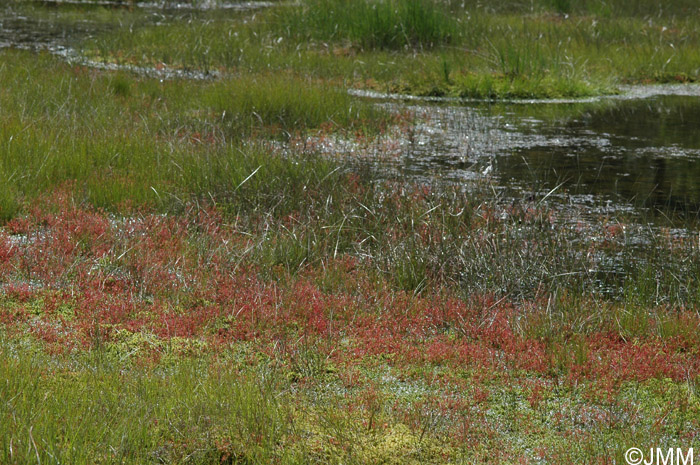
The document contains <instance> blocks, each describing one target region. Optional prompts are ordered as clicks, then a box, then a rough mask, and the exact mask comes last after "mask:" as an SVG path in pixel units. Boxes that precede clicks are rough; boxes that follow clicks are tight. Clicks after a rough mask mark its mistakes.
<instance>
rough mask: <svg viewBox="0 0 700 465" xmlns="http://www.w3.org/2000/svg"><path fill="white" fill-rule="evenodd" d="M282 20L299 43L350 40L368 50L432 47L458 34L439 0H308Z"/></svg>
mask: <svg viewBox="0 0 700 465" xmlns="http://www.w3.org/2000/svg"><path fill="white" fill-rule="evenodd" d="M278 21H279V25H278V27H280V29H281V30H283V31H285V32H287V33H288V34H289V35H290V36H293V37H296V38H297V40H299V39H302V40H304V39H315V40H322V41H329V40H330V41H336V40H346V41H350V42H352V43H354V44H357V45H359V46H361V47H362V48H365V49H401V48H404V47H416V48H432V47H436V46H439V45H444V44H447V43H449V42H450V41H451V40H452V39H453V38H454V36H455V35H456V33H457V32H458V24H457V22H456V21H455V20H454V19H453V18H451V17H450V16H449V15H448V13H447V12H446V11H445V10H444V9H443V8H441V7H440V5H439V4H438V3H437V2H436V1H435V0H380V1H373V0H307V1H306V2H304V3H303V6H302V7H301V8H292V9H289V10H285V9H283V10H280V14H279V16H278Z"/></svg>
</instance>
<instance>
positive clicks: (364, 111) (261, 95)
mask: <svg viewBox="0 0 700 465" xmlns="http://www.w3.org/2000/svg"><path fill="white" fill-rule="evenodd" d="M201 102H202V104H204V106H205V107H207V108H209V109H211V110H212V111H214V112H215V113H217V114H220V115H221V117H222V119H223V121H224V122H225V123H226V125H227V126H229V129H231V132H232V133H235V132H236V131H239V132H240V133H244V134H250V133H252V132H255V131H256V130H258V129H261V128H267V129H269V130H270V129H271V130H275V129H278V130H281V131H283V132H284V133H286V134H289V133H294V132H299V131H303V130H306V129H309V128H319V127H321V126H322V125H330V126H332V127H334V128H335V129H342V128H345V129H361V128H362V127H363V125H364V127H365V128H366V129H370V128H371V126H373V125H376V124H377V123H379V124H381V119H382V112H381V111H379V110H377V109H375V108H373V107H372V106H370V105H368V104H367V103H366V102H364V103H363V102H360V101H357V100H354V99H353V98H352V97H350V96H349V95H348V93H347V92H346V91H345V90H343V89H342V88H339V87H337V86H332V85H330V84H328V83H324V82H318V81H311V80H309V79H304V78H300V77H296V76H294V75H291V74H288V73H283V74H259V75H244V76H239V77H235V78H232V79H226V80H224V81H223V82H221V83H216V84H214V85H212V86H209V87H207V88H206V89H205V90H204V92H203V93H202V96H201Z"/></svg>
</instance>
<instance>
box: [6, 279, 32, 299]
mask: <svg viewBox="0 0 700 465" xmlns="http://www.w3.org/2000/svg"><path fill="white" fill-rule="evenodd" d="M2 290H3V292H4V293H5V296H6V297H7V299H9V300H10V301H15V302H19V303H25V302H28V301H29V300H31V299H33V298H34V297H35V296H36V294H37V291H36V289H34V288H33V287H32V286H30V285H29V284H27V283H9V284H7V285H5V287H4V288H3V289H2Z"/></svg>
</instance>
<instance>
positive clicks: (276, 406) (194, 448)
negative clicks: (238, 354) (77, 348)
mask: <svg viewBox="0 0 700 465" xmlns="http://www.w3.org/2000/svg"><path fill="white" fill-rule="evenodd" d="M0 355H2V357H1V361H0V379H2V380H3V381H2V382H0V399H2V402H0V417H2V418H3V420H2V421H1V422H0V462H2V463H45V464H49V463H56V464H58V463H72V464H94V463H133V464H143V463H223V462H226V461H227V460H228V461H229V462H226V463H243V462H245V463H270V461H272V460H273V459H274V458H275V457H277V458H279V457H280V456H282V455H283V454H282V452H281V451H279V450H277V447H278V444H279V441H280V439H281V438H282V436H283V435H284V434H285V433H286V430H287V429H288V428H289V426H290V425H289V423H288V422H287V415H288V408H287V407H285V400H284V395H285V393H284V391H283V390H281V389H280V387H279V386H278V385H276V384H275V381H274V379H273V378H272V377H267V378H266V377H264V376H262V375H261V374H256V373H252V372H250V371H249V372H248V373H244V372H241V371H239V370H238V369H236V368H234V367H232V366H225V365H224V366H221V365H217V364H215V363H214V364H210V363H208V361H206V360H201V361H197V360H181V361H179V362H177V363H176V364H174V366H171V367H168V366H163V367H159V368H157V369H156V370H155V371H150V370H148V369H144V368H126V367H124V365H123V364H121V363H118V362H117V361H116V360H111V359H109V358H108V357H106V356H105V354H104V353H99V352H93V353H90V354H87V355H83V356H79V357H75V358H73V359H72V360H71V359H70V358H68V357H63V358H61V359H51V358H50V357H47V356H45V355H43V354H41V353H40V352H38V351H34V350H32V348H28V347H23V346H22V345H11V344H7V343H5V342H3V343H2V347H0Z"/></svg>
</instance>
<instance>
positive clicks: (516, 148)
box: [396, 88, 700, 219]
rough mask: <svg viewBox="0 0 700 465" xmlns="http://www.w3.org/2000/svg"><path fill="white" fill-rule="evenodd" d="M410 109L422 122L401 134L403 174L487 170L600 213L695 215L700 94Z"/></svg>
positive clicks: (522, 188)
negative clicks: (580, 101) (699, 95)
mask: <svg viewBox="0 0 700 465" xmlns="http://www.w3.org/2000/svg"><path fill="white" fill-rule="evenodd" d="M681 90H685V89H684V88H681ZM691 91H695V89H694V88H691ZM407 108H408V109H409V110H411V111H413V112H414V113H415V114H416V115H417V116H418V119H419V122H418V124H416V125H415V126H414V127H413V128H411V129H410V130H409V131H408V132H407V133H406V134H404V135H402V137H401V140H400V142H399V144H400V149H399V153H400V155H399V156H398V157H396V160H397V161H396V165H397V168H398V169H399V171H400V172H402V173H404V174H405V175H408V176H411V177H419V178H426V179H431V178H432V179H439V180H447V181H450V182H456V183H468V182H470V181H473V180H475V179H484V178H486V179H490V180H492V181H493V182H494V184H495V185H497V186H500V187H502V188H507V189H508V190H510V191H512V192H513V194H512V195H516V196H522V197H527V198H532V199H541V198H543V197H545V196H547V198H550V199H554V200H556V199H559V200H560V201H565V202H567V203H571V204H576V205H581V206H587V207H588V208H590V209H591V210H595V211H597V212H603V213H605V212H608V213H620V212H627V213H629V212H634V213H636V214H642V215H644V216H645V218H646V219H654V218H658V217H663V218H665V217H677V218H682V219H697V217H698V211H699V210H700V131H699V129H700V97H697V96H692V95H690V96H689V95H684V96H679V95H656V96H645V98H625V99H605V100H599V101H594V102H583V103H531V104H528V105H522V104H488V103H471V104H467V105H457V104H444V103H443V104H438V103H424V104H421V105H415V104H410V105H408V106H407Z"/></svg>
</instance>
